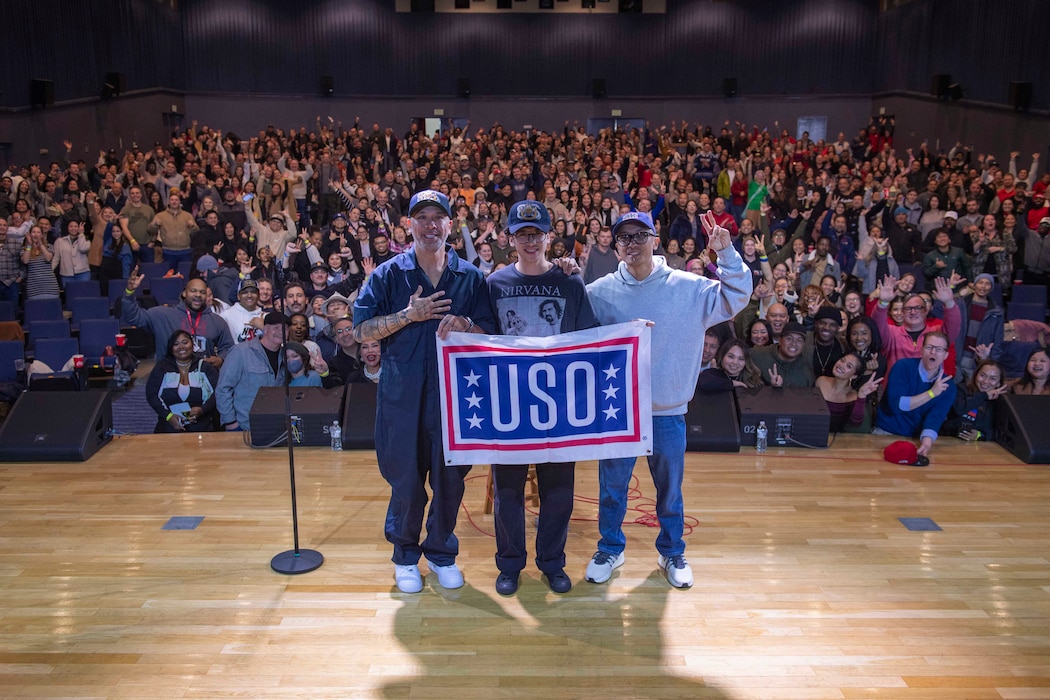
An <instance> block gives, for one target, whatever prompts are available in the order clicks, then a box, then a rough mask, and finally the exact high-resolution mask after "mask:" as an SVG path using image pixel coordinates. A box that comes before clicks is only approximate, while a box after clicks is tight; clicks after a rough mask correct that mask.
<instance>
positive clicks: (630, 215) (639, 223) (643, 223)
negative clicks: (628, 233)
mask: <svg viewBox="0 0 1050 700" xmlns="http://www.w3.org/2000/svg"><path fill="white" fill-rule="evenodd" d="M628 225H630V226H631V228H639V229H646V230H649V231H652V230H654V227H653V217H651V216H649V215H648V214H646V213H645V212H642V211H629V212H627V213H626V214H624V215H623V216H621V217H620V220H619V221H617V222H616V223H615V224H613V227H612V234H613V235H614V236H615V235H616V234H617V232H619V230H620V229H621V228H623V227H624V226H628Z"/></svg>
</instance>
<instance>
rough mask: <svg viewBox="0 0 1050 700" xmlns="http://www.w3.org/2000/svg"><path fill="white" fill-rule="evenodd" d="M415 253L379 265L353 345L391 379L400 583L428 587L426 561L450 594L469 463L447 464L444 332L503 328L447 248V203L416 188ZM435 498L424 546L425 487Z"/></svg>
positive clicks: (388, 420) (386, 404)
mask: <svg viewBox="0 0 1050 700" xmlns="http://www.w3.org/2000/svg"><path fill="white" fill-rule="evenodd" d="M408 213H409V217H410V218H411V228H412V239H413V240H414V241H415V243H414V245H413V247H412V250H410V251H408V252H407V253H401V254H399V255H397V256H396V257H394V258H393V259H391V260H388V261H387V262H385V263H383V264H382V265H380V266H379V267H378V268H377V269H376V271H375V272H374V273H372V275H371V277H370V278H369V280H368V282H367V283H366V284H365V286H364V288H363V289H362V290H361V294H360V295H359V296H358V298H357V301H356V302H355V303H354V339H355V340H356V341H357V342H358V343H359V344H360V343H363V342H365V341H369V340H379V341H382V344H383V355H382V358H383V381H382V382H380V383H379V394H378V397H377V399H376V437H375V441H376V457H377V458H378V460H379V470H380V472H381V473H382V474H383V478H384V479H386V480H387V483H389V484H390V489H391V494H390V506H389V508H388V509H387V516H386V526H385V530H386V539H387V541H389V542H390V543H391V544H393V545H394V555H393V558H392V559H393V562H394V580H395V581H396V583H397V587H398V589H399V590H401V591H402V592H403V593H418V592H419V591H421V590H423V579H422V577H421V576H420V573H419V566H418V564H419V557H420V556H421V555H422V556H425V557H426V559H427V563H428V564H429V566H430V570H431V572H433V573H434V574H436V575H437V579H438V583H439V584H441V586H442V587H444V588H459V587H460V586H462V585H463V574H461V573H460V571H459V567H457V566H456V555H457V554H458V553H459V541H458V540H457V539H456V535H455V533H454V531H455V528H456V515H457V514H458V511H459V506H460V502H461V501H462V500H463V478H464V477H465V476H466V474H467V472H468V471H470V467H448V466H445V465H444V451H443V449H442V442H441V412H440V407H439V400H438V399H439V385H438V366H437V341H436V340H435V338H434V336H435V334H437V335H438V336H441V337H442V338H445V337H446V336H447V335H448V334H449V333H450V332H452V331H459V332H474V333H492V332H493V331H495V329H496V324H495V320H494V319H493V318H492V308H491V306H490V303H489V293H488V287H486V286H485V278H484V276H483V275H482V273H481V271H480V270H479V269H478V268H477V267H475V266H473V265H471V264H469V263H467V262H466V261H465V260H463V259H461V258H460V257H459V256H458V255H456V252H455V251H454V250H452V249H451V247H449V246H448V245H446V240H447V239H448V236H449V234H450V233H451V231H452V226H451V220H452V215H451V210H450V208H449V202H448V197H446V196H445V195H443V194H441V193H440V192H436V191H434V190H424V191H422V192H417V193H416V194H415V195H414V196H413V197H412V199H411V201H410V202H409V212H408ZM428 477H429V479H430V488H431V490H432V491H433V502H432V503H431V504H430V512H429V513H428V514H427V523H426V524H427V535H426V539H424V540H423V542H422V544H420V541H419V538H420V534H421V531H422V528H423V512H424V510H425V508H426V505H427V491H426V481H427V478H428Z"/></svg>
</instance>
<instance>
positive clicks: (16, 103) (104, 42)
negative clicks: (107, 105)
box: [0, 0, 183, 107]
mask: <svg viewBox="0 0 1050 700" xmlns="http://www.w3.org/2000/svg"><path fill="white" fill-rule="evenodd" d="M0 26H3V28H4V46H3V50H2V51H0V56H2V57H3V63H4V70H3V71H0V92H2V96H0V107H22V106H26V105H28V104H29V80H30V79H31V78H44V79H49V80H54V81H55V100H56V101H57V102H62V101H66V100H72V99H78V98H90V97H98V94H99V91H100V90H101V88H102V82H103V78H104V77H105V75H106V73H107V72H109V71H116V72H121V73H124V75H125V77H126V82H127V86H126V87H127V89H128V90H137V89H145V88H156V87H168V88H180V87H182V75H183V66H182V30H181V26H180V24H179V21H178V15H177V13H176V12H175V11H174V10H172V9H171V8H170V7H169V6H168V5H166V4H165V3H159V2H154V1H153V0H149V1H148V2H146V1H144V0H77V2H66V1H64V0H3V2H2V4H0Z"/></svg>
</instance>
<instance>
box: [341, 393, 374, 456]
mask: <svg viewBox="0 0 1050 700" xmlns="http://www.w3.org/2000/svg"><path fill="white" fill-rule="evenodd" d="M378 389H379V385H378V384H373V383H372V382H365V383H362V384H347V385H346V398H345V400H344V402H343V449H344V450H374V449H375V448H376V391H377V390H378Z"/></svg>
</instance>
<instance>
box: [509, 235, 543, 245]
mask: <svg viewBox="0 0 1050 700" xmlns="http://www.w3.org/2000/svg"><path fill="white" fill-rule="evenodd" d="M546 237H547V234H545V233H515V234H514V240H515V241H517V242H518V243H539V242H540V241H542V240H543V239H544V238H546Z"/></svg>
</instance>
